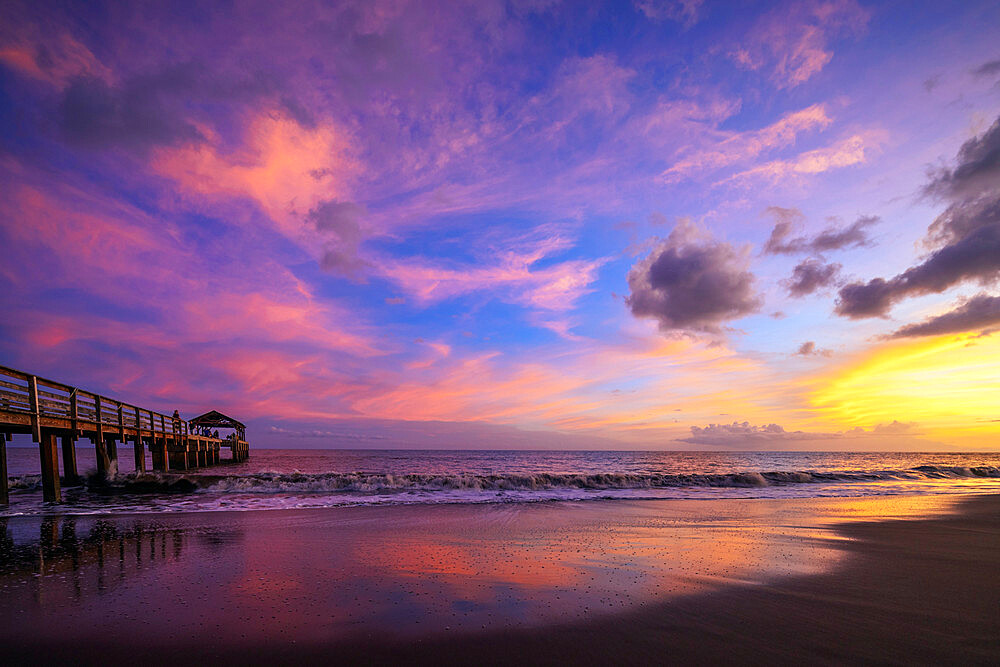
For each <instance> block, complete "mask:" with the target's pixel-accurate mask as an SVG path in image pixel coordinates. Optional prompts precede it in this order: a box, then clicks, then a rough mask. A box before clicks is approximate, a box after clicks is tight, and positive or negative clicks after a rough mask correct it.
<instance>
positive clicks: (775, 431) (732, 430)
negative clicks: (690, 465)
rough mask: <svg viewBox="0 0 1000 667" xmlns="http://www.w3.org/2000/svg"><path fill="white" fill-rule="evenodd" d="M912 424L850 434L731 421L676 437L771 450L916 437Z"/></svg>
mask: <svg viewBox="0 0 1000 667" xmlns="http://www.w3.org/2000/svg"><path fill="white" fill-rule="evenodd" d="M916 427H917V424H916V423H914V422H905V423H904V422H900V421H896V420H894V421H892V422H891V423H889V424H877V425H876V426H875V427H874V428H872V429H871V430H870V431H868V430H865V429H863V428H861V427H856V428H853V429H851V430H849V431H836V432H833V433H822V432H810V431H786V430H785V428H784V427H783V426H781V425H780V424H766V425H762V426H755V425H753V424H751V423H749V422H735V421H734V422H733V423H731V424H709V425H708V426H692V427H691V435H690V436H688V437H686V438H678V439H677V440H678V441H679V442H687V443H690V444H694V445H709V446H712V447H728V448H731V449H757V448H761V449H763V448H770V447H774V446H775V445H777V444H779V443H781V442H790V443H795V442H799V441H803V440H837V439H844V438H855V437H878V436H898V435H918V434H917V433H916V432H915V429H916Z"/></svg>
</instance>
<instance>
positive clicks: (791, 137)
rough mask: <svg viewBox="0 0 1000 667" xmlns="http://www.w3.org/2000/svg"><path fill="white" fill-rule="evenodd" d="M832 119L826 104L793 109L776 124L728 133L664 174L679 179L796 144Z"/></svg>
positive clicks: (682, 160) (666, 179)
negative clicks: (807, 132) (797, 140)
mask: <svg viewBox="0 0 1000 667" xmlns="http://www.w3.org/2000/svg"><path fill="white" fill-rule="evenodd" d="M831 122H833V121H832V119H831V118H830V117H829V115H827V112H826V106H825V105H823V104H814V105H812V106H810V107H806V108H805V109H800V110H798V111H794V112H792V113H789V114H787V115H785V116H784V117H782V118H781V119H780V120H778V121H777V122H775V123H772V124H771V125H768V126H767V127H764V128H761V129H759V130H753V131H749V132H739V133H728V134H727V135H723V136H724V138H723V139H721V140H719V141H717V142H716V144H715V145H714V146H713V147H712V148H709V149H706V150H701V151H695V152H693V153H691V154H689V155H687V156H685V157H683V158H682V159H680V160H678V161H677V162H676V163H674V164H673V165H671V167H670V168H669V169H667V170H666V171H664V172H663V173H662V174H661V177H662V178H663V179H664V180H665V181H667V182H672V181H677V180H679V179H680V178H682V177H684V176H687V175H689V174H691V173H693V172H696V171H703V170H709V169H718V168H721V167H726V166H729V165H731V164H736V163H738V162H745V161H748V160H752V159H754V158H756V157H757V156H759V155H761V154H762V153H765V152H767V151H771V150H774V149H777V148H782V147H784V146H790V145H792V144H794V143H795V140H796V138H797V137H798V136H799V134H801V133H803V132H806V131H808V130H812V129H817V128H819V129H822V128H825V127H827V126H828V125H829V124H830V123H831Z"/></svg>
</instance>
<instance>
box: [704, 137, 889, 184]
mask: <svg viewBox="0 0 1000 667" xmlns="http://www.w3.org/2000/svg"><path fill="white" fill-rule="evenodd" d="M885 140H886V134H885V132H882V131H880V130H871V131H868V132H863V133H859V134H854V135H851V136H849V137H846V138H844V139H841V140H840V141H838V142H836V143H834V144H831V145H830V146H826V147H824V148H817V149H815V150H811V151H806V152H804V153H800V154H798V155H796V156H795V157H792V158H789V159H787V160H773V161H771V162H766V163H764V164H761V165H758V166H756V167H751V168H750V169H746V170H744V171H741V172H739V173H737V174H734V175H733V176H730V177H729V178H727V179H725V180H723V181H721V183H726V182H730V181H741V182H746V181H750V180H763V181H765V182H771V183H776V182H778V181H780V180H782V179H787V178H789V177H802V176H810V175H815V174H821V173H823V172H826V171H831V170H833V169H841V168H844V167H850V166H853V165H858V164H864V163H865V162H867V161H868V158H869V157H870V156H871V155H872V154H873V153H875V152H877V151H878V150H880V149H881V147H882V145H883V144H884V143H885Z"/></svg>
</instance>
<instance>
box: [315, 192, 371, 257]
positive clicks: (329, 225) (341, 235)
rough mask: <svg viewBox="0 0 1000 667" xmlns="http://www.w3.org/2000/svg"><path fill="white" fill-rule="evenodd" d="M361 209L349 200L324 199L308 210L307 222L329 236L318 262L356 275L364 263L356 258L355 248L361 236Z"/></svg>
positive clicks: (362, 234) (362, 208) (363, 210)
mask: <svg viewBox="0 0 1000 667" xmlns="http://www.w3.org/2000/svg"><path fill="white" fill-rule="evenodd" d="M364 215H365V209H364V207H362V206H359V205H358V204H354V203H352V202H340V201H336V200H327V201H323V202H320V203H319V204H317V205H316V207H315V208H314V209H312V210H311V211H309V221H310V222H312V223H313V224H314V225H315V226H316V230H317V231H319V232H321V233H322V234H324V235H325V236H327V237H328V238H329V242H328V245H327V247H326V249H325V250H324V252H323V257H322V259H321V260H320V265H321V266H322V267H323V268H324V269H326V270H328V271H334V272H337V273H341V274H343V275H347V276H357V275H358V273H359V272H360V271H361V270H362V269H364V268H365V267H367V266H368V263H367V262H365V261H364V260H363V259H361V258H360V257H358V248H359V247H360V245H361V240H362V238H363V236H364V231H363V229H362V224H361V223H362V219H363V217H364Z"/></svg>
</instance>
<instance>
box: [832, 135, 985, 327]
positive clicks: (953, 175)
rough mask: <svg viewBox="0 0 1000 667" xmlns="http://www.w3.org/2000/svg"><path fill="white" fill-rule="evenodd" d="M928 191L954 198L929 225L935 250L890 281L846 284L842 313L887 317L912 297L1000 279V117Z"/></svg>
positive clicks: (839, 302)
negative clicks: (896, 306)
mask: <svg viewBox="0 0 1000 667" xmlns="http://www.w3.org/2000/svg"><path fill="white" fill-rule="evenodd" d="M925 190H926V193H927V194H928V195H930V196H934V197H937V198H940V199H942V200H944V201H946V202H948V203H949V205H948V207H947V208H946V209H945V211H944V212H943V213H942V214H941V215H940V216H938V218H937V219H936V220H935V221H934V222H933V223H932V224H931V225H930V227H929V228H928V232H927V237H926V239H925V245H926V246H927V247H929V248H930V249H931V252H930V254H928V255H927V256H926V257H925V259H924V260H923V261H922V262H920V263H919V264H917V265H915V266H912V267H910V268H909V269H907V270H906V271H904V272H902V273H900V274H898V275H896V276H895V277H893V278H890V279H888V280H886V279H884V278H875V279H872V280H869V281H868V282H867V283H864V282H856V283H851V284H848V285H845V286H844V287H842V288H841V289H840V294H839V298H838V300H837V307H836V312H837V314H839V315H842V316H844V317H850V318H852V319H857V318H864V317H878V316H885V315H886V314H887V313H888V312H889V310H890V309H891V308H892V306H893V305H894V304H895V303H897V302H898V301H900V300H902V299H904V298H907V297H912V296H920V295H923V294H934V293H940V292H943V291H945V290H946V289H949V288H950V287H953V286H954V285H957V284H959V283H964V282H978V283H980V284H982V285H990V284H993V283H995V282H996V281H997V279H998V278H1000V120H998V121H997V122H994V124H993V125H992V127H990V128H989V129H988V130H987V131H986V132H984V133H983V134H982V135H980V136H978V137H975V138H973V139H970V140H969V141H967V142H966V143H965V144H964V145H963V146H962V148H961V149H960V150H959V152H958V157H957V159H956V166H955V167H954V168H953V169H947V168H945V169H940V170H937V171H936V172H934V173H933V174H932V178H931V181H930V182H929V183H928V185H927V187H926V189H925Z"/></svg>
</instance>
